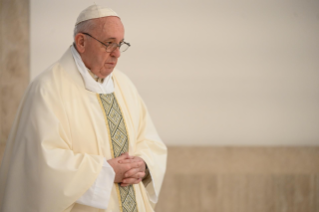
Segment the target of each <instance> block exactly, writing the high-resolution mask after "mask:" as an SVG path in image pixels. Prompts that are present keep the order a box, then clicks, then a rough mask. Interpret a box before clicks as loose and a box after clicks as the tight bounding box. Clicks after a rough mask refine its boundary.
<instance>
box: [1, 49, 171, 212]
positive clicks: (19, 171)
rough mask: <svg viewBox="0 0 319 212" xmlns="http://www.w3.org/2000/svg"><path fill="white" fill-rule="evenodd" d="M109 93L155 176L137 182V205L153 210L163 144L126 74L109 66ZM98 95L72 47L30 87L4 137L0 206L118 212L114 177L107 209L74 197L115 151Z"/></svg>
mask: <svg viewBox="0 0 319 212" xmlns="http://www.w3.org/2000/svg"><path fill="white" fill-rule="evenodd" d="M113 81H114V87H115V91H114V95H115V96H116V98H117V101H118V104H119V105H120V107H121V111H122V115H123V117H124V119H125V124H126V127H127V133H128V135H129V138H130V142H129V154H130V155H134V156H139V157H141V158H143V160H144V161H145V162H146V163H147V165H148V168H149V170H150V173H151V176H152V181H151V182H150V183H149V184H148V185H147V186H146V187H145V185H144V184H143V183H142V182H141V183H139V184H134V185H133V187H134V190H135V193H136V203H137V206H138V211H139V212H143V211H153V205H154V204H153V203H156V202H157V199H158V195H159V192H160V188H161V185H162V181H163V177H164V173H165V169H166V155H167V149H166V146H165V145H164V144H163V142H162V141H161V140H160V138H159V136H158V134H157V132H156V130H155V128H154V126H153V124H152V121H151V119H150V117H149V115H148V112H147V109H146V107H145V105H144V103H143V101H142V100H141V98H140V96H139V94H138V92H137V91H136V88H135V87H134V85H133V84H132V83H131V82H130V80H129V79H128V78H127V77H126V76H125V75H124V74H123V73H121V72H119V71H114V72H113ZM110 142H111V141H110V138H109V134H108V130H107V123H106V120H105V117H104V114H103V108H102V107H101V105H100V103H99V98H98V95H97V94H96V93H94V92H91V91H89V90H87V89H86V88H85V85H84V82H83V78H82V76H81V75H80V73H79V71H78V69H77V67H76V64H75V62H74V59H73V57H72V53H71V50H70V49H69V50H68V51H67V52H66V53H65V54H64V55H63V57H62V58H61V59H60V60H59V61H58V62H57V63H55V64H53V65H52V66H51V67H49V68H48V69H47V70H46V71H45V72H43V73H42V74H41V75H40V76H38V77H37V78H36V79H35V80H34V81H33V82H32V83H31V84H30V85H29V87H28V89H27V91H26V93H25V95H24V97H23V99H22V101H21V104H20V106H19V109H18V112H17V115H16V119H15V122H14V124H13V127H12V129H11V133H10V136H9V138H8V141H7V144H6V150H5V154H4V157H3V160H2V165H1V169H0V205H1V206H0V211H1V212H11V211H12V212H18V211H19V212H20V211H23V212H33V211H39V212H80V211H81V212H109V211H112V212H119V211H121V209H120V207H119V198H118V194H117V190H116V186H114V185H115V184H114V183H113V184H112V185H111V188H110V189H109V192H110V193H109V201H108V202H107V203H106V208H107V209H97V208H94V207H90V206H86V205H82V204H78V203H75V202H76V201H77V200H78V199H79V198H81V197H82V195H84V194H85V193H86V191H88V190H89V189H90V188H91V187H92V185H93V184H94V183H95V182H96V180H101V179H102V180H103V177H102V178H98V177H100V172H101V169H102V166H103V163H104V162H105V160H108V159H111V158H112V152H111V148H110Z"/></svg>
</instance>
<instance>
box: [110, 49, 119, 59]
mask: <svg viewBox="0 0 319 212" xmlns="http://www.w3.org/2000/svg"><path fill="white" fill-rule="evenodd" d="M111 56H112V57H116V58H119V57H120V56H121V51H120V48H119V47H116V49H114V51H112V52H111Z"/></svg>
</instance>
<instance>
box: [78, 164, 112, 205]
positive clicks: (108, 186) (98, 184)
mask: <svg viewBox="0 0 319 212" xmlns="http://www.w3.org/2000/svg"><path fill="white" fill-rule="evenodd" d="M114 178H115V172H114V170H113V168H112V167H111V166H110V164H109V163H108V162H107V161H106V159H105V160H104V163H103V166H102V170H101V172H100V174H99V175H98V177H97V179H96V180H95V182H94V183H93V185H92V186H91V187H90V188H89V190H87V191H86V192H85V193H84V194H83V195H82V196H81V197H80V198H79V199H78V200H77V201H76V203H79V204H82V205H87V206H91V207H94V208H99V209H106V208H107V206H108V203H109V200H110V196H111V191H112V187H113V185H114Z"/></svg>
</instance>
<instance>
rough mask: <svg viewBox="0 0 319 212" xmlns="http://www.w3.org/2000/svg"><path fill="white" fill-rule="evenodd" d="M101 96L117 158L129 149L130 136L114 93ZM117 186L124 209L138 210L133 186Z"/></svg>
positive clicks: (129, 211) (114, 156)
mask: <svg viewBox="0 0 319 212" xmlns="http://www.w3.org/2000/svg"><path fill="white" fill-rule="evenodd" d="M99 96H100V100H101V103H102V106H103V109H104V111H105V115H106V119H107V125H108V127H109V133H110V138H111V140H112V144H111V145H112V151H113V152H112V154H113V158H116V157H119V156H120V155H121V154H123V153H125V152H128V150H129V137H128V134H127V130H126V126H125V122H124V118H123V115H122V112H121V109H120V106H119V105H118V102H117V100H116V98H115V95H114V93H111V94H100V95H99ZM116 186H117V191H118V192H119V198H120V199H121V208H122V211H123V212H138V209H137V203H136V197H135V191H134V188H133V186H132V185H130V186H126V187H122V186H120V184H117V185H116Z"/></svg>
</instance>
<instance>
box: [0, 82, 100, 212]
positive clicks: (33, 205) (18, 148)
mask: <svg viewBox="0 0 319 212" xmlns="http://www.w3.org/2000/svg"><path fill="white" fill-rule="evenodd" d="M17 116H18V117H19V118H18V119H17V120H16V123H15V124H14V126H13V129H12V130H11V134H10V136H9V140H8V142H7V143H8V144H7V146H8V148H7V149H6V153H5V156H4V159H3V164H2V165H4V167H5V168H4V169H1V172H2V173H1V178H0V179H1V184H0V185H1V188H0V190H1V196H0V197H1V200H0V202H2V206H1V210H0V211H2V212H9V211H24V212H31V211H32V212H33V211H39V212H57V211H69V210H71V208H72V204H74V203H75V201H76V200H77V199H79V198H80V197H81V196H82V195H83V194H84V193H85V191H87V190H88V189H89V188H90V186H91V185H92V184H93V183H94V181H95V180H96V178H97V177H98V175H99V173H100V171H101V168H102V165H103V161H104V158H103V157H102V156H100V155H97V154H96V155H95V154H86V153H77V152H74V151H72V142H73V141H72V137H71V134H70V129H69V126H68V117H67V114H66V113H65V109H64V106H63V100H62V99H61V98H60V96H59V93H58V92H56V91H55V90H54V89H51V87H50V86H47V85H46V84H45V82H43V83H34V84H32V85H30V86H29V90H28V91H27V93H26V96H25V99H24V102H23V104H22V105H21V106H20V110H19V111H18V114H17ZM83 130H84V129H83ZM67 208H68V210H67Z"/></svg>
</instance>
